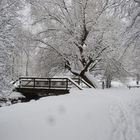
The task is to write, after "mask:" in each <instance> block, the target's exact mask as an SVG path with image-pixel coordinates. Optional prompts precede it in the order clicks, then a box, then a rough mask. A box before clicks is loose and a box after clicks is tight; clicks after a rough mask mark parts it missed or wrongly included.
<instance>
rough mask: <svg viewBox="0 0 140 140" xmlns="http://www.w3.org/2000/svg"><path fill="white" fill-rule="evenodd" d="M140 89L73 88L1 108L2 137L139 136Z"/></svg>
mask: <svg viewBox="0 0 140 140" xmlns="http://www.w3.org/2000/svg"><path fill="white" fill-rule="evenodd" d="M139 138H140V89H131V90H129V89H105V90H101V89H100V90H94V89H86V90H84V91H79V90H71V94H69V95H62V96H53V97H45V98H41V99H40V100H38V101H34V100H32V101H30V102H29V103H18V104H15V105H12V106H9V107H2V108H0V139H1V140H138V139H139Z"/></svg>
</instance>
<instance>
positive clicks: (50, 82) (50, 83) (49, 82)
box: [48, 78, 51, 89]
mask: <svg viewBox="0 0 140 140" xmlns="http://www.w3.org/2000/svg"><path fill="white" fill-rule="evenodd" d="M48 80H49V89H50V88H51V79H50V78H49V79H48Z"/></svg>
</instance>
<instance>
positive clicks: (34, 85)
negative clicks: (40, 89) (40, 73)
mask: <svg viewBox="0 0 140 140" xmlns="http://www.w3.org/2000/svg"><path fill="white" fill-rule="evenodd" d="M33 82H34V84H33V87H34V88H35V78H33Z"/></svg>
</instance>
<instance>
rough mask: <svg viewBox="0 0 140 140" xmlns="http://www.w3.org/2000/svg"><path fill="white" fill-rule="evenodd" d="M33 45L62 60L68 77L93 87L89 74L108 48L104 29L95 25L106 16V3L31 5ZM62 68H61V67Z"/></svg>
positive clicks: (73, 0) (74, 0) (53, 0)
mask: <svg viewBox="0 0 140 140" xmlns="http://www.w3.org/2000/svg"><path fill="white" fill-rule="evenodd" d="M30 3H31V8H32V20H33V21H34V23H33V26H34V27H38V28H39V29H40V30H39V31H36V33H37V37H36V39H35V40H36V41H38V42H39V44H38V45H40V47H42V48H46V49H47V48H48V49H49V50H52V51H53V52H55V54H56V55H58V56H59V57H61V59H59V60H61V63H64V64H65V68H67V69H68V70H69V71H70V72H71V73H73V74H74V75H76V76H80V77H82V78H83V79H84V80H85V81H87V82H88V83H89V84H91V85H92V86H93V87H96V84H95V83H94V80H92V78H93V77H92V78H91V76H90V73H89V70H91V69H92V70H93V69H94V68H95V66H96V65H97V64H98V62H100V61H101V59H102V54H103V53H104V52H105V51H106V50H107V48H108V45H107V44H104V42H103V38H104V29H103V28H102V27H99V25H98V21H99V20H100V18H101V17H103V16H107V13H106V12H105V11H106V9H107V8H108V7H109V5H111V3H109V1H108V0H98V1H93V0H69V1H66V0H45V1H44V0H41V1H36V0H32V1H30ZM63 66H64V65H63Z"/></svg>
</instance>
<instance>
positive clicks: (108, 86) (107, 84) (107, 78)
mask: <svg viewBox="0 0 140 140" xmlns="http://www.w3.org/2000/svg"><path fill="white" fill-rule="evenodd" d="M111 81H112V78H111V75H108V76H107V77H106V88H111Z"/></svg>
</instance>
